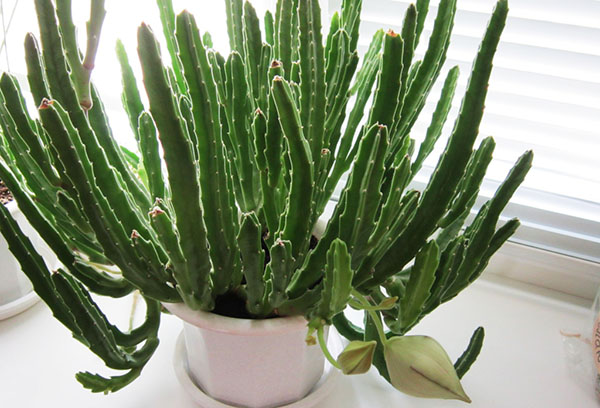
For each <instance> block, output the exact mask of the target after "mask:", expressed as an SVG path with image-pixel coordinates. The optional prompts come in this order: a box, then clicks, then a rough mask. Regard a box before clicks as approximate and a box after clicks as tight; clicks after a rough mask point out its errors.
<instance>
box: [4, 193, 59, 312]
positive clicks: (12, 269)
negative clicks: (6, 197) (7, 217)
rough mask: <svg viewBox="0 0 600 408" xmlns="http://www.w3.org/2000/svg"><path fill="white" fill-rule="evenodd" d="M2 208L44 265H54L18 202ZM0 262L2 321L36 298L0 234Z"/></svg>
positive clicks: (54, 262) (28, 305)
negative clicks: (44, 262) (41, 258)
mask: <svg viewBox="0 0 600 408" xmlns="http://www.w3.org/2000/svg"><path fill="white" fill-rule="evenodd" d="M0 205H2V204H0ZM5 205H6V208H7V209H8V211H9V212H10V214H11V215H12V217H13V218H14V219H15V220H16V221H17V223H18V224H19V227H21V229H22V230H23V232H24V233H25V235H27V236H28V237H29V239H30V240H31V243H32V244H33V246H34V247H35V248H36V249H37V250H38V251H39V252H40V253H41V254H42V256H43V257H44V259H45V260H46V262H48V261H50V264H51V265H55V264H56V256H55V255H54V254H52V253H51V251H50V250H49V249H48V247H47V246H46V244H45V243H44V242H43V240H42V238H41V237H40V236H39V235H38V233H37V232H36V231H35V230H34V229H33V227H32V226H31V225H29V223H28V222H27V219H26V218H25V216H24V215H23V213H21V211H20V210H19V207H18V206H17V203H16V202H15V201H11V202H10V203H8V204H5ZM0 260H2V264H1V265H0V320H2V319H7V318H9V317H12V316H14V315H16V314H18V313H20V312H22V311H24V310H26V309H27V308H29V307H31V306H32V305H34V304H35V303H36V302H37V301H38V300H39V298H38V297H37V295H36V294H35V292H33V288H32V286H31V282H29V279H28V278H27V276H25V274H24V273H23V271H21V265H20V264H19V262H18V261H17V260H16V258H15V257H14V256H13V254H12V253H11V252H10V250H9V249H8V244H7V242H6V240H5V239H4V236H2V234H0Z"/></svg>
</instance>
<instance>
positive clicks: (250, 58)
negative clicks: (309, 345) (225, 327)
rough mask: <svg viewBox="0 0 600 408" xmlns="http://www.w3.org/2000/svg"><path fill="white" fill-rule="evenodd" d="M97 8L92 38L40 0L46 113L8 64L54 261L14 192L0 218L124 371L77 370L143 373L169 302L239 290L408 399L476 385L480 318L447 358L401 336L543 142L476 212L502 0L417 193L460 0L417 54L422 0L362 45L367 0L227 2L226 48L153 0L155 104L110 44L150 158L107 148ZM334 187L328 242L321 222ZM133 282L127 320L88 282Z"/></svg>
mask: <svg viewBox="0 0 600 408" xmlns="http://www.w3.org/2000/svg"><path fill="white" fill-rule="evenodd" d="M103 3H104V2H103V1H102V0H92V2H91V4H92V6H91V14H90V21H89V22H88V25H87V30H88V31H87V34H88V41H87V46H86V49H85V50H80V49H79V48H78V45H77V42H76V35H75V26H74V25H73V22H72V18H71V10H70V1H69V0H56V3H53V2H52V1H51V0H35V5H36V9H37V15H38V21H39V26H40V34H41V42H38V40H36V38H34V36H33V35H31V34H29V35H27V37H26V39H25V51H26V62H27V69H28V73H27V78H28V81H29V87H30V89H31V93H32V95H33V99H34V100H35V101H36V103H37V104H38V106H39V109H38V114H39V118H38V117H36V115H33V114H30V113H28V112H27V110H26V109H25V104H24V102H23V95H22V93H21V90H20V87H19V85H18V83H17V82H16V80H15V78H14V77H13V76H11V75H10V74H6V73H5V74H3V76H2V78H1V79H0V91H1V93H0V124H1V127H2V137H1V139H0V157H1V160H0V178H1V179H2V180H4V181H5V182H6V184H7V186H8V187H9V188H10V190H11V191H12V192H13V194H14V196H15V199H16V201H17V202H18V204H19V207H20V208H21V210H22V211H23V213H24V214H25V215H26V216H27V219H28V220H29V222H30V223H31V225H32V226H34V227H35V229H36V230H37V231H38V232H39V233H40V235H41V236H42V237H44V239H45V241H46V242H47V244H48V245H49V246H50V247H51V248H52V249H53V251H54V252H55V253H56V255H57V256H58V258H59V259H60V261H61V263H62V265H63V267H62V268H60V269H58V270H56V271H49V270H48V269H47V267H46V266H45V264H44V262H43V260H42V259H41V257H40V256H39V255H38V254H37V253H36V251H35V250H34V249H33V247H32V245H31V243H30V242H29V240H28V239H27V237H26V236H25V235H24V234H23V233H22V232H21V231H20V229H19V227H18V226H17V225H16V223H15V222H14V220H13V219H12V218H11V217H10V214H8V212H7V211H6V210H5V209H4V208H3V206H0V229H1V230H2V233H3V234H4V236H5V238H6V240H7V241H8V242H9V244H10V248H11V251H12V252H13V253H14V254H15V256H16V257H17V258H18V259H19V261H20V263H21V265H22V268H23V270H24V271H25V273H26V274H27V275H28V277H29V278H30V280H31V281H32V283H33V285H34V287H35V290H36V292H37V293H38V294H39V296H40V297H41V298H42V299H43V300H44V302H46V304H47V305H48V306H49V307H50V309H51V310H52V312H53V314H54V316H55V317H56V319H58V320H59V321H60V322H61V323H62V324H64V325H65V326H66V327H67V328H68V329H69V330H70V331H71V332H72V333H73V335H74V337H75V338H76V339H77V340H79V341H81V342H82V343H83V344H85V345H86V346H87V347H89V348H90V350H91V351H92V352H93V353H95V354H96V355H98V356H99V357H100V358H101V359H102V360H103V361H104V362H105V363H106V365H107V366H108V367H110V368H113V369H117V370H122V371H124V372H125V373H124V374H123V375H120V376H114V377H110V378H105V377H102V376H100V375H97V374H91V373H88V372H81V373H78V374H77V380H78V381H79V382H81V383H82V384H83V385H84V386H85V387H87V388H89V389H91V390H92V391H95V392H98V391H103V392H110V391H116V390H118V389H120V388H122V387H123V386H125V385H127V384H128V383H130V382H131V381H132V380H133V379H135V378H136V377H137V376H139V375H140V372H141V371H142V369H143V367H144V365H145V364H146V362H147V361H148V359H149V358H150V357H151V356H152V354H153V352H154V350H155V349H156V347H157V345H158V338H157V330H158V326H159V319H160V312H161V309H160V302H164V303H176V302H183V303H185V305H187V307H189V308H191V309H195V310H204V311H213V310H214V309H215V307H216V306H218V308H221V307H223V308H225V309H227V308H228V307H227V306H228V305H229V306H231V305H232V304H233V305H236V304H239V305H241V308H242V309H243V310H242V312H243V315H247V316H250V317H252V318H257V319H261V318H271V317H276V316H290V315H302V316H305V317H306V320H307V322H308V323H307V324H308V332H309V333H308V336H307V341H309V342H314V343H319V344H320V345H321V347H322V348H323V351H324V353H325V354H326V356H327V358H328V359H329V360H330V361H331V363H332V364H333V365H334V366H336V367H339V368H340V369H341V370H343V371H344V372H345V373H346V374H358V373H363V372H365V371H367V370H368V369H369V367H370V366H371V365H374V366H375V367H376V368H377V369H378V370H379V372H380V373H381V375H382V376H383V377H384V378H385V379H386V380H388V381H390V382H391V384H392V385H393V386H394V387H396V388H397V389H399V390H401V391H403V392H406V393H408V394H411V395H416V396H420V397H435V398H455V399H460V400H463V401H470V400H469V398H468V396H467V395H466V393H465V392H464V391H463V389H462V387H461V385H460V381H459V378H461V377H462V376H463V375H464V374H465V372H466V371H467V370H468V369H469V367H470V365H471V364H472V363H473V361H474V360H475V358H476V356H477V354H478V353H479V350H480V348H481V345H482V340H483V329H481V328H479V329H477V330H476V331H475V333H474V334H473V337H472V340H471V342H470V344H469V346H468V348H467V350H466V351H465V353H464V354H463V356H461V357H460V358H459V359H458V361H456V363H454V364H452V362H451V361H450V358H449V357H448V355H447V354H446V352H445V351H444V350H443V348H442V347H441V346H440V345H439V344H438V343H437V342H436V341H435V340H433V339H431V338H429V337H425V336H414V335H407V333H408V332H409V330H410V329H411V328H412V327H413V326H415V325H416V324H417V323H418V322H419V321H420V320H421V319H422V318H423V317H424V316H425V315H427V314H428V313H430V312H432V311H433V310H434V309H435V308H436V307H437V306H439V305H440V304H442V303H444V302H447V301H448V300H450V299H452V298H453V297H454V296H456V295H457V294H458V293H460V292H461V291H462V290H463V289H465V288H466V287H467V286H468V285H469V284H470V283H472V282H473V281H474V280H475V279H477V278H478V277H479V276H480V275H481V273H482V272H483V270H484V269H485V267H486V265H487V264H488V261H489V259H490V257H491V256H492V255H493V254H494V253H495V252H496V251H497V250H498V248H500V246H501V245H502V244H503V243H504V242H505V241H506V240H507V239H508V238H509V237H510V236H511V235H512V234H513V233H514V232H515V230H516V229H517V227H518V225H519V221H518V220H516V219H512V220H510V221H508V222H506V223H504V225H502V226H501V227H499V228H498V227H497V224H498V220H499V216H500V212H501V211H502V209H503V208H504V207H505V205H506V204H507V203H508V201H509V199H510V197H511V196H512V194H513V193H514V191H515V190H516V188H517V187H518V186H519V185H520V183H521V182H522V181H523V179H524V177H525V175H526V173H527V171H528V170H529V168H530V166H531V160H532V153H531V152H526V153H525V154H524V155H523V156H521V157H520V158H519V159H518V161H517V162H516V164H515V165H514V167H513V169H512V170H511V172H510V174H508V176H507V178H506V180H505V181H504V182H503V183H502V184H501V185H500V187H499V188H498V190H497V192H496V194H495V195H494V197H493V198H491V199H490V200H489V201H488V202H487V203H485V204H484V205H483V206H481V208H480V209H479V211H478V212H477V213H476V215H475V218H474V219H473V221H472V222H471V223H470V224H469V225H466V226H465V223H466V220H467V216H468V215H469V213H470V211H471V209H472V207H473V205H474V203H475V199H476V197H477V195H478V192H479V187H480V184H481V182H482V180H483V177H484V175H485V172H486V168H487V166H488V164H489V163H490V161H491V159H492V152H493V150H494V146H495V143H494V140H493V139H492V138H485V139H483V140H482V141H481V143H480V144H479V145H478V146H475V141H476V138H477V135H478V128H479V124H480V122H481V119H482V116H483V108H484V101H485V97H486V93H487V87H488V81H489V77H490V74H491V71H492V58H493V56H494V53H495V51H496V47H497V45H498V42H499V40H500V34H501V32H502V30H503V27H504V24H505V20H506V16H507V11H508V8H507V2H506V1H505V0H499V1H498V3H497V5H496V8H495V9H494V11H493V13H492V16H491V20H490V22H489V25H488V28H487V31H486V32H485V36H484V38H483V41H482V43H481V46H480V48H479V52H478V53H477V56H476V58H475V61H474V64H473V69H472V72H471V74H470V79H469V82H468V86H467V90H466V93H465V95H464V97H463V99H462V104H461V108H460V112H459V114H458V117H457V118H456V120H455V123H454V127H453V130H452V132H451V134H450V135H449V138H448V140H447V142H446V147H445V148H444V149H443V153H442V154H441V156H440V158H439V161H438V162H437V166H436V168H435V171H434V172H433V174H432V176H431V178H430V180H429V183H428V184H427V186H426V188H425V189H424V190H423V191H417V190H414V189H411V188H410V182H411V180H412V179H413V178H414V176H415V174H417V172H418V171H419V170H420V169H421V166H422V165H423V162H424V160H425V158H426V157H427V156H428V155H429V154H430V153H431V152H432V150H433V147H434V145H435V144H436V142H437V141H438V139H440V136H441V133H442V129H443V127H444V123H445V122H446V120H447V119H448V114H449V111H450V107H451V102H452V100H453V98H454V92H455V88H456V84H457V79H458V76H459V71H458V67H454V68H452V69H450V71H449V72H448V73H447V75H446V78H445V79H444V80H443V87H442V90H441V95H440V96H439V99H438V103H437V106H436V108H435V111H434V113H433V116H432V118H431V122H430V125H429V127H428V129H427V132H426V134H425V135H424V138H423V141H422V142H421V143H420V144H419V145H418V146H417V143H415V141H414V140H413V138H411V132H412V130H413V125H414V123H415V121H416V120H417V118H418V117H419V115H420V113H421V111H422V109H423V107H424V105H425V101H426V99H427V98H428V97H429V95H430V92H431V90H432V88H433V85H434V83H435V82H436V81H437V80H438V77H439V76H440V74H441V71H442V66H443V64H444V61H445V59H446V51H447V49H448V45H449V41H450V36H451V33H452V27H453V22H454V16H455V13H456V0H441V1H440V4H439V7H438V8H437V16H436V18H435V23H434V25H433V30H432V32H431V35H430V37H429V40H428V41H429V44H428V46H427V49H426V51H425V54H424V56H423V58H422V59H419V60H417V59H416V58H415V49H416V47H417V45H418V44H419V43H420V42H421V41H425V40H424V39H422V32H423V27H424V22H425V18H426V16H427V12H428V8H429V1H428V0H418V1H417V2H416V5H410V6H409V7H408V8H407V10H406V13H405V15H404V19H403V24H402V29H401V31H400V32H398V33H396V32H393V31H388V32H384V31H382V30H380V31H377V32H376V33H375V35H374V37H373V39H372V41H371V45H370V46H369V49H368V51H367V52H366V54H365V55H364V57H363V58H362V61H360V59H359V56H358V52H357V44H358V33H359V25H360V22H361V19H360V14H361V8H362V1H361V0H344V1H343V2H342V9H341V12H340V13H335V14H333V17H332V19H331V25H330V29H329V32H328V33H326V34H322V33H321V10H320V8H319V3H318V1H317V0H278V1H277V9H276V10H275V13H274V14H272V13H270V12H267V13H266V14H265V16H264V32H261V30H260V28H259V27H260V24H259V17H258V16H257V14H256V12H255V10H254V8H253V7H252V5H251V4H250V3H249V2H245V3H242V0H225V5H226V9H227V28H228V32H229V39H230V45H231V52H230V53H229V54H225V55H224V54H221V53H220V52H218V51H216V50H214V49H213V48H212V41H211V37H210V35H208V34H204V35H201V33H200V31H199V28H198V27H197V25H196V22H195V20H194V17H193V16H192V15H191V14H190V13H188V12H186V11H184V12H182V13H181V14H179V15H175V13H174V12H173V7H172V4H171V2H170V1H169V0H158V6H159V9H160V14H161V20H162V32H163V34H164V36H165V39H166V43H167V45H168V47H167V50H166V51H167V55H168V57H169V59H170V64H168V65H166V64H165V62H164V60H163V56H161V51H160V49H159V45H158V42H157V40H156V38H155V34H154V32H153V31H152V30H151V29H150V27H149V26H147V25H146V24H142V25H141V26H140V27H139V30H138V55H139V60H140V63H141V67H142V71H143V85H144V88H145V93H146V95H147V101H148V102H147V104H146V103H144V102H143V100H142V97H141V95H140V93H139V88H138V82H137V81H136V79H135V78H134V76H133V71H132V69H131V66H130V64H129V61H128V57H127V55H126V53H125V50H124V47H123V46H122V45H121V44H118V46H117V55H118V60H119V62H120V64H121V67H122V73H123V77H122V81H123V85H124V91H123V102H124V107H125V110H126V111H127V114H128V115H129V119H130V122H131V128H132V130H133V134H134V135H135V138H136V140H137V142H138V150H139V158H136V156H135V155H130V154H127V153H126V152H124V151H123V150H122V149H120V148H119V146H118V145H117V143H116V142H115V139H114V138H113V132H116V130H115V129H111V127H110V126H109V122H108V118H107V116H106V113H105V111H104V107H103V105H102V102H101V100H100V99H99V98H98V92H97V90H96V88H95V87H94V85H93V84H92V83H91V82H90V74H91V69H92V67H93V66H94V59H95V54H96V49H97V46H98V39H99V36H100V29H101V26H102V21H103V19H104V15H105V11H104V4H103ZM399 17H400V16H399ZM103 63H106V61H103ZM436 96H437V95H436ZM118 131H119V132H122V129H119V130H118ZM412 135H413V136H415V135H414V133H413V134H412ZM159 146H160V148H159ZM161 152H162V156H161ZM344 174H347V175H348V177H347V181H345V182H342V180H343V178H342V176H343V175H344ZM340 183H345V185H343V189H342V193H341V195H340V197H339V200H338V202H337V205H336V207H335V209H334V211H333V214H332V215H331V217H330V218H329V219H328V221H327V224H326V228H325V229H324V232H323V233H322V234H321V235H320V236H319V237H318V240H317V239H316V237H315V236H313V231H314V229H315V225H316V224H317V221H318V220H319V217H320V216H321V215H322V214H323V211H324V209H325V205H326V204H327V202H328V201H329V200H330V199H331V196H332V194H333V192H334V190H335V188H336V187H337V186H338V184H340ZM114 271H118V272H117V273H114ZM132 291H139V292H140V293H141V294H142V296H143V297H144V299H145V301H146V304H147V316H146V320H145V322H144V323H143V324H142V325H141V326H139V327H138V328H135V329H133V330H131V331H128V332H122V331H121V330H119V329H118V328H117V327H116V326H114V325H113V324H111V323H110V322H109V321H108V319H107V317H106V316H105V315H104V314H103V313H102V311H101V310H100V309H99V308H98V307H97V305H96V303H95V302H94V300H93V298H92V297H91V296H90V294H91V293H93V294H96V295H101V296H110V297H122V296H125V295H127V294H129V293H131V292H132ZM347 305H349V306H350V307H353V308H355V309H359V310H362V311H364V313H365V327H357V326H355V325H354V324H352V323H351V322H350V321H349V320H348V319H347V318H346V317H345V315H344V309H345V308H346V306H347ZM329 324H333V325H335V327H336V328H337V330H338V331H339V333H341V334H342V335H343V336H345V337H346V338H347V339H349V340H350V341H351V342H350V344H349V345H348V346H347V347H346V349H345V350H344V351H343V352H342V353H341V355H339V356H337V357H335V356H331V355H330V353H329V351H328V350H327V346H326V344H325V341H324V336H323V328H324V326H325V325H329Z"/></svg>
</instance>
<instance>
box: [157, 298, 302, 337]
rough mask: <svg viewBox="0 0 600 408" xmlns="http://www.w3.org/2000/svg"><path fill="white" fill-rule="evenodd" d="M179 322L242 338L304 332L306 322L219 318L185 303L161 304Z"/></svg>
mask: <svg viewBox="0 0 600 408" xmlns="http://www.w3.org/2000/svg"><path fill="white" fill-rule="evenodd" d="M162 305H163V306H164V307H165V308H166V309H167V310H168V311H169V312H171V313H172V314H173V315H175V316H177V317H179V318H180V319H181V320H183V321H185V322H187V323H189V324H191V325H193V326H196V327H199V328H202V329H207V330H211V331H216V332H221V333H228V334H234V335H243V336H270V335H273V334H277V333H285V332H290V331H294V330H299V331H300V330H306V327H307V324H308V321H307V320H306V319H305V318H304V317H303V316H285V317H274V318H269V319H241V318H237V317H228V316H221V315H218V314H215V313H211V312H205V311H202V310H192V309H190V308H189V307H188V306H186V305H185V303H183V302H181V303H164V302H163V303H162Z"/></svg>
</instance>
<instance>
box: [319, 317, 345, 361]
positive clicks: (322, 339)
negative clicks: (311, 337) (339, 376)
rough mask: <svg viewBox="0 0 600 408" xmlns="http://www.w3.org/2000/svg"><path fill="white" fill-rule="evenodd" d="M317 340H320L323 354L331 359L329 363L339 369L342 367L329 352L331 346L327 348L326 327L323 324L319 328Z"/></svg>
mask: <svg viewBox="0 0 600 408" xmlns="http://www.w3.org/2000/svg"><path fill="white" fill-rule="evenodd" d="M317 341H318V342H319V347H321V350H322V351H323V355H324V356H325V358H326V359H327V361H329V364H331V365H332V366H334V367H335V368H337V369H338V370H341V369H342V366H340V364H339V363H338V362H337V360H336V359H335V358H334V357H333V356H332V355H331V353H330V352H329V348H327V340H325V328H324V326H323V325H321V326H319V328H318V329H317Z"/></svg>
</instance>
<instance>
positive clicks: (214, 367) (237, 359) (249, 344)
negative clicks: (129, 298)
mask: <svg viewBox="0 0 600 408" xmlns="http://www.w3.org/2000/svg"><path fill="white" fill-rule="evenodd" d="M164 306H165V307H166V308H167V309H168V310H169V311H170V312H171V313H173V314H174V315H176V316H178V317H179V318H181V319H182V320H183V321H184V336H185V346H186V355H187V360H188V361H187V363H188V370H189V375H190V376H191V377H192V379H193V380H194V382H195V383H196V385H197V386H199V387H201V388H202V390H203V391H204V392H205V393H207V394H209V395H210V396H211V397H212V398H215V399H217V400H220V401H222V402H224V403H226V404H231V405H235V406H242V407H253V408H255V407H265V408H266V407H277V406H281V405H285V404H288V403H291V402H293V401H297V400H299V399H301V398H303V397H304V396H305V395H307V394H308V393H309V391H310V390H311V389H312V388H313V387H314V386H315V384H316V383H317V382H318V381H319V379H320V378H321V375H322V374H323V368H324V357H323V353H322V352H321V349H320V348H319V347H318V346H308V345H307V344H306V342H305V338H306V333H307V328H306V320H305V319H304V318H303V317H299V316H296V317H279V318H273V319H264V320H251V319H237V318H231V317H224V316H219V315H216V314H213V313H206V312H198V311H193V310H191V309H189V308H188V307H187V306H185V305H184V304H183V303H177V304H165V305H164Z"/></svg>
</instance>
